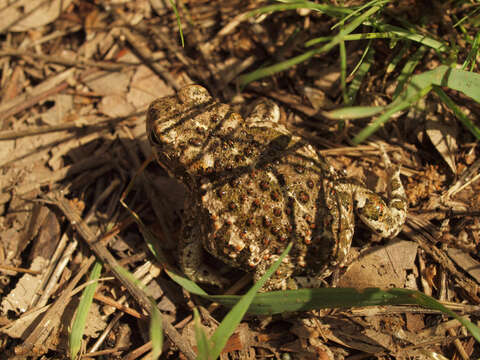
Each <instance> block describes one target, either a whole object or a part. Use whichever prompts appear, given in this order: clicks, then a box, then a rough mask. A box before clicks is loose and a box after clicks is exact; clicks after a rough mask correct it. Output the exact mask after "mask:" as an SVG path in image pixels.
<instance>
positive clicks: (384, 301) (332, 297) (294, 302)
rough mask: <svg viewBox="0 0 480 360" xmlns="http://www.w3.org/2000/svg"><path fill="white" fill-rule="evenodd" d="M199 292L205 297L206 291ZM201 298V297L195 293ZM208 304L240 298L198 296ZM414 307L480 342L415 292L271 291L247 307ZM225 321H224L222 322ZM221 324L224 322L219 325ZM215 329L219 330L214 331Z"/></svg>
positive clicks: (258, 310)
mask: <svg viewBox="0 0 480 360" xmlns="http://www.w3.org/2000/svg"><path fill="white" fill-rule="evenodd" d="M188 281H189V280H188ZM202 293H203V294H205V292H203V290H202ZM197 295H200V294H197ZM200 296H203V297H204V298H207V299H209V300H211V301H215V302H218V303H220V304H222V305H224V306H227V307H231V308H233V307H234V306H236V305H237V304H238V303H239V301H242V299H243V297H242V296H238V295H208V294H205V295H200ZM400 304H416V305H420V306H424V307H426V308H429V309H434V310H439V311H441V312H443V313H444V314H446V315H448V316H452V317H454V318H455V319H457V320H459V321H460V322H461V323H462V324H463V325H464V326H465V327H466V328H467V329H468V330H469V331H470V333H471V334H472V335H473V336H474V337H475V339H477V341H479V342H480V335H479V334H480V329H479V328H478V327H477V326H476V325H475V324H473V323H471V322H470V321H469V320H467V319H464V318H461V317H459V316H458V315H456V314H455V313H454V312H452V311H451V310H449V309H446V308H445V307H444V306H443V305H442V304H440V303H439V302H438V301H436V300H435V299H433V298H432V297H429V296H427V295H425V294H422V293H421V292H419V291H416V290H409V289H389V290H381V289H378V288H366V289H353V288H320V289H300V290H289V291H272V292H267V293H260V294H256V295H255V297H254V298H253V300H252V301H251V304H250V306H249V308H248V313H250V314H254V315H273V314H280V313H285V312H295V311H309V310H314V309H317V310H318V309H324V308H331V309H334V308H350V307H354V306H386V305H400ZM224 320H225V319H224ZM222 323H223V322H222ZM217 330H218V329H217Z"/></svg>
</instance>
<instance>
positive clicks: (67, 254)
mask: <svg viewBox="0 0 480 360" xmlns="http://www.w3.org/2000/svg"><path fill="white" fill-rule="evenodd" d="M77 245H78V242H77V241H76V240H73V241H71V242H70V243H69V244H68V246H67V248H66V249H65V251H64V252H63V255H62V258H61V259H60V261H59V262H58V263H57V266H56V267H55V271H54V272H53V273H52V276H51V277H50V279H49V280H48V283H47V285H46V286H45V290H44V292H43V294H42V296H41V297H40V300H38V303H37V306H44V305H46V304H47V302H48V299H49V297H50V294H51V293H52V292H53V291H54V289H55V287H56V286H57V285H58V281H59V279H60V277H61V276H62V273H63V270H65V268H66V267H67V264H68V263H69V261H70V259H71V257H72V254H73V252H74V251H75V250H76V248H77Z"/></svg>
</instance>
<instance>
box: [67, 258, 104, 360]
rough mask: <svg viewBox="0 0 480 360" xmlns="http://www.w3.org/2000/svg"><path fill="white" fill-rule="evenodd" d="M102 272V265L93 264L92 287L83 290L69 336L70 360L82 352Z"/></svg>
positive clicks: (90, 278)
mask: <svg viewBox="0 0 480 360" xmlns="http://www.w3.org/2000/svg"><path fill="white" fill-rule="evenodd" d="M101 272H102V263H101V262H99V261H96V262H95V263H94V264H93V268H92V272H91V273H90V277H89V281H93V282H92V283H91V284H90V285H87V287H85V289H84V290H83V293H82V297H81V298H80V302H79V304H78V308H77V312H76V314H75V319H74V320H73V324H72V331H71V332H70V334H69V336H68V347H69V352H70V359H73V360H75V359H76V358H77V355H78V352H79V351H80V347H81V344H82V337H83V332H84V330H85V324H86V322H87V316H88V312H89V310H90V306H91V305H92V302H93V295H95V290H96V289H97V285H98V282H97V280H98V279H99V278H100V273H101Z"/></svg>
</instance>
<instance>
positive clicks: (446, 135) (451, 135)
mask: <svg viewBox="0 0 480 360" xmlns="http://www.w3.org/2000/svg"><path fill="white" fill-rule="evenodd" d="M425 128H426V132H427V135H428V137H429V138H430V141H431V142H432V144H433V146H435V149H437V151H438V152H439V153H440V155H442V157H443V160H445V162H446V163H447V164H448V166H450V169H451V170H452V172H453V173H454V174H456V173H457V166H456V163H455V153H456V152H457V149H458V146H457V140H456V137H457V129H456V128H454V127H452V126H449V125H447V124H445V123H441V122H439V121H436V120H428V121H427V122H426V124H425Z"/></svg>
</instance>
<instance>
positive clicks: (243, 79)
mask: <svg viewBox="0 0 480 360" xmlns="http://www.w3.org/2000/svg"><path fill="white" fill-rule="evenodd" d="M381 9H382V7H381V6H373V7H372V8H371V9H368V10H367V11H365V13H363V14H362V15H361V16H359V17H357V18H356V19H355V20H353V21H352V22H351V23H349V24H348V25H347V26H345V28H344V29H343V30H341V31H340V32H339V33H338V35H337V36H335V37H334V38H333V39H332V41H331V42H329V43H328V44H325V45H324V46H322V47H320V48H318V49H313V50H310V51H307V52H305V53H303V54H301V55H298V56H295V57H293V58H290V59H288V60H285V61H282V62H280V63H278V64H275V65H272V66H267V67H264V68H261V69H258V70H255V71H252V72H251V73H248V74H245V75H242V76H240V77H239V84H240V86H241V87H244V86H246V85H247V84H249V83H250V82H252V81H255V80H258V79H261V78H264V77H267V76H271V75H273V74H276V73H278V72H280V71H284V70H286V69H288V68H290V67H292V66H294V65H296V64H299V63H301V62H303V61H306V60H308V59H310V58H311V57H312V56H314V55H317V54H321V53H324V52H327V51H329V50H331V49H332V48H333V47H334V46H336V45H338V44H339V43H340V42H341V41H343V40H344V38H345V36H346V35H348V34H350V33H351V32H352V31H353V30H355V29H356V28H357V27H358V26H360V25H361V24H362V23H363V22H364V21H365V20H366V19H368V18H369V17H370V16H372V15H373V14H375V13H376V12H377V11H379V10H381Z"/></svg>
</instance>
